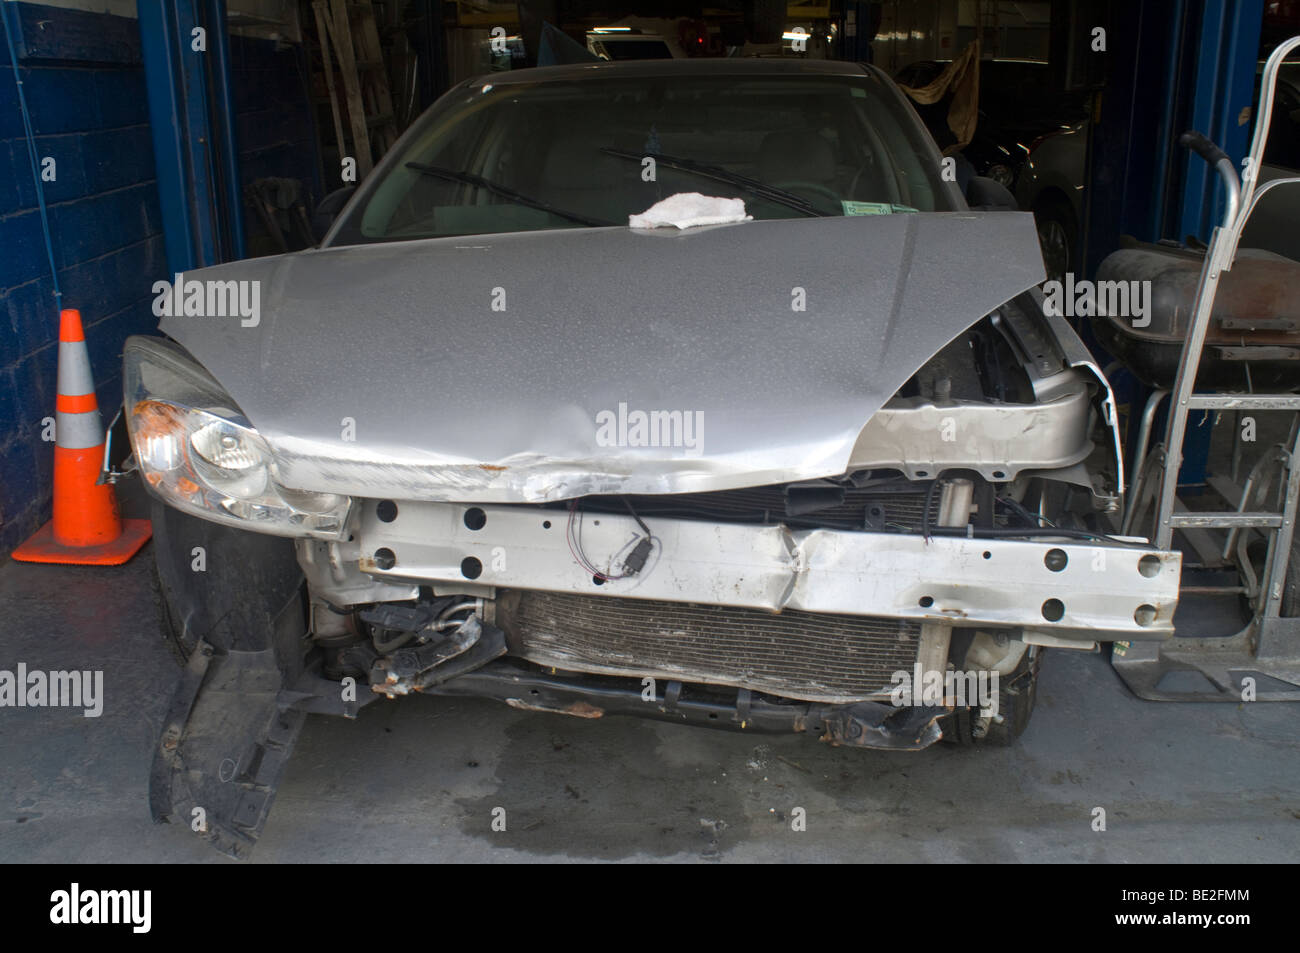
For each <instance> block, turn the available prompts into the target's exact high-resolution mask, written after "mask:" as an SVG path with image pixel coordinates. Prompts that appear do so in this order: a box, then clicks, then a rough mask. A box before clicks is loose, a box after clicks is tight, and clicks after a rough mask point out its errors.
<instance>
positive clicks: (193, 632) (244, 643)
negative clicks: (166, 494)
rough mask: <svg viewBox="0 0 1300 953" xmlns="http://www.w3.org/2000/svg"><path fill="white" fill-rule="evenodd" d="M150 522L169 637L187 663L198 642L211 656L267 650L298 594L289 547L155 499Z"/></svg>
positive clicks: (277, 539) (298, 573) (276, 538)
mask: <svg viewBox="0 0 1300 953" xmlns="http://www.w3.org/2000/svg"><path fill="white" fill-rule="evenodd" d="M149 517H150V520H151V522H152V523H153V533H154V562H155V565H156V566H157V569H158V581H159V584H160V587H161V590H162V598H163V599H165V600H166V602H167V608H168V612H169V613H170V616H171V619H172V622H173V624H174V627H175V628H176V629H178V630H180V631H177V632H175V633H174V636H175V638H176V639H177V640H178V642H179V643H180V645H179V647H180V649H181V651H182V652H183V653H184V654H185V655H186V656H188V655H189V653H190V652H192V651H193V650H194V647H195V646H196V645H197V644H198V643H199V642H200V641H204V642H207V643H209V644H210V645H211V646H212V647H213V648H215V649H217V650H218V651H222V650H225V649H240V650H252V651H257V650H260V649H263V648H269V647H270V646H271V639H272V637H273V632H274V628H273V622H274V620H275V619H276V617H277V616H278V615H279V614H280V612H281V611H282V610H283V609H284V607H285V604H286V603H287V602H288V601H289V600H290V599H294V598H300V595H299V594H300V591H301V590H302V588H303V583H304V579H303V574H302V569H301V568H300V567H299V565H298V558H297V555H296V553H295V551H294V545H293V540H291V539H288V538H285V537H281V536H268V535H266V534H264V533H253V532H248V531H246V530H241V529H235V528H234V527H230V526H225V525H222V524H220V523H213V522H210V521H208V520H204V519H199V518H198V517H197V516H191V515H189V514H188V513H182V512H180V511H179V510H176V509H173V508H172V507H170V506H167V505H165V504H164V503H162V502H161V501H159V500H158V499H156V498H151V499H150V510H149ZM196 567H201V568H196ZM302 629H303V631H305V629H306V614H305V610H303V617H302ZM298 634H299V635H301V634H302V632H301V631H300V632H299V633H298ZM285 661H286V662H288V661H289V659H287V658H286V659H285ZM286 675H290V676H293V677H296V675H297V672H294V671H286Z"/></svg>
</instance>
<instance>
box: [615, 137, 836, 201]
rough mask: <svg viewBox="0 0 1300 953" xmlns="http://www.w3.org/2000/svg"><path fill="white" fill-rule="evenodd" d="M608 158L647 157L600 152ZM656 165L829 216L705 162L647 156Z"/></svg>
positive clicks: (780, 191)
mask: <svg viewBox="0 0 1300 953" xmlns="http://www.w3.org/2000/svg"><path fill="white" fill-rule="evenodd" d="M600 151H601V152H604V153H605V154H607V155H611V156H617V157H618V158H620V159H633V160H635V161H637V162H640V161H641V160H642V159H644V158H645V155H642V154H641V153H639V152H628V151H626V150H624V149H612V148H604V149H601V150H600ZM646 155H648V156H649V157H650V158H652V159H654V160H655V162H658V163H662V164H663V165H666V166H668V167H669V168H670V169H681V170H682V171H683V172H692V173H694V174H695V175H698V176H702V177H704V178H707V179H714V180H716V181H718V182H724V183H726V184H727V185H734V186H735V187H736V188H738V189H740V190H742V191H744V192H748V193H749V194H750V195H754V196H757V197H758V198H763V199H769V200H770V201H773V202H776V203H777V204H778V205H784V206H786V207H787V208H792V209H794V210H795V211H796V212H803V213H804V214H805V215H812V216H815V217H817V218H825V217H827V216H828V215H829V214H830V213H829V212H823V211H822V210H821V209H819V208H817V207H816V206H815V205H813V204H812V203H811V202H809V201H807V200H805V199H801V198H799V196H797V195H795V194H794V193H793V192H787V191H786V190H785V189H778V188H777V187H776V186H774V185H768V184H767V183H766V182H760V181H758V180H757V179H751V178H750V177H749V176H747V175H741V174H740V173H739V172H732V171H731V170H730V169H724V168H722V166H717V165H708V164H706V163H703V162H696V161H695V160H694V159H683V158H682V157H680V156H667V155H664V154H663V153H660V152H649V153H646Z"/></svg>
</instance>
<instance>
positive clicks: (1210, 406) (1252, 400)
mask: <svg viewBox="0 0 1300 953" xmlns="http://www.w3.org/2000/svg"><path fill="white" fill-rule="evenodd" d="M1187 408H1188V409H1189V410H1300V395H1296V394H1192V395H1191V396H1190V397H1189V398H1187Z"/></svg>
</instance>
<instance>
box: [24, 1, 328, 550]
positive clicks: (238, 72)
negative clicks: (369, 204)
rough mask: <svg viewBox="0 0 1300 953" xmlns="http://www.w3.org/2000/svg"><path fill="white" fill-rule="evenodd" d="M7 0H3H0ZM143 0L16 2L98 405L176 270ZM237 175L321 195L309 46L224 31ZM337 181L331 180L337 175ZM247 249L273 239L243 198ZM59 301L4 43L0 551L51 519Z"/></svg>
mask: <svg viewBox="0 0 1300 953" xmlns="http://www.w3.org/2000/svg"><path fill="white" fill-rule="evenodd" d="M0 3H6V4H8V3H9V0H0ZM106 3H108V4H109V5H110V8H111V9H113V10H115V11H117V12H119V13H128V14H129V13H131V12H133V10H134V0H57V4H56V5H50V4H35V3H14V4H10V5H11V6H12V8H14V9H13V12H14V13H16V14H17V16H16V17H12V18H11V19H16V20H17V21H18V23H19V36H16V37H15V42H16V44H17V53H18V66H19V72H20V74H21V77H22V80H23V83H24V86H23V88H24V91H25V93H26V96H27V105H28V109H29V110H30V112H31V118H32V125H33V129H34V132H35V134H36V145H37V152H38V154H39V155H40V156H41V157H42V158H44V157H47V156H48V157H52V158H53V159H54V160H55V172H56V178H55V180H54V181H53V182H45V183H43V184H44V187H45V200H46V202H47V204H48V206H49V217H50V231H51V235H52V239H53V246H54V258H55V263H56V267H57V269H58V276H59V284H60V287H61V290H62V291H63V304H64V306H65V307H71V308H78V309H80V310H81V314H82V320H83V322H84V323H85V325H86V339H87V343H88V345H89V349H90V357H91V364H92V366H93V369H94V373H95V385H96V389H97V391H98V393H99V405H100V410H101V411H102V412H103V415H104V422H105V424H107V423H108V422H109V421H110V420H111V419H112V415H113V414H114V413H115V412H116V408H117V406H118V405H119V404H120V402H121V400H122V381H121V354H122V343H123V342H124V341H125V340H126V338H127V337H128V336H129V335H132V334H149V333H153V332H155V331H156V330H157V327H158V319H157V318H156V317H154V315H153V310H152V304H153V293H152V286H153V283H154V282H155V281H157V280H159V279H167V278H168V277H169V274H168V267H167V258H166V252H165V249H164V245H163V237H162V224H161V215H160V209H159V197H158V187H157V182H156V180H155V172H154V157H153V141H152V138H151V132H150V126H149V103H148V98H147V95H146V91H145V76H144V67H143V66H142V64H141V59H140V25H139V21H138V20H136V19H135V17H134V16H129V15H128V16H117V15H110V14H106V13H102V12H93V10H88V9H80V8H81V7H89V8H94V10H102V9H104V7H105V5H106ZM231 61H232V82H233V84H234V96H235V107H236V109H235V111H236V122H237V134H238V137H239V140H240V141H239V154H240V155H239V157H240V177H241V179H242V180H243V183H245V184H246V183H248V182H251V181H253V180H254V179H257V178H260V177H263V176H281V177H288V178H297V179H300V180H302V181H303V183H304V185H305V186H306V191H307V193H308V195H309V200H308V208H309V209H310V208H312V207H314V202H315V201H317V200H319V199H320V197H321V193H322V187H321V176H320V158H319V152H318V150H317V146H316V131H315V127H314V124H313V120H312V112H311V110H312V107H311V101H310V93H309V90H308V88H307V85H306V81H305V77H306V75H307V73H306V63H305V60H304V58H303V52H302V48H301V46H299V45H297V44H290V43H277V42H276V41H274V40H271V39H263V38H258V37H246V36H233V37H231ZM331 187H334V186H331ZM244 216H245V225H246V228H245V231H246V233H247V238H248V247H249V253H250V254H257V253H264V252H265V251H267V250H269V248H268V244H269V243H268V242H267V241H266V240H265V238H263V237H262V236H261V234H260V233H261V226H260V224H259V223H258V221H257V220H256V218H255V216H254V215H253V214H252V212H251V211H250V210H249V209H248V208H247V206H245V210H244ZM57 341H58V313H57V311H56V305H55V301H54V296H53V282H52V281H51V279H50V266H49V262H48V260H47V257H46V253H45V240H44V236H43V233H42V231H41V221H40V214H39V212H38V211H37V202H36V189H35V185H34V184H33V181H32V171H31V167H30V164H29V161H28V156H27V143H26V139H25V136H24V132H23V125H22V114H21V112H20V111H19V107H18V95H17V92H16V89H15V86H14V78H13V71H12V69H11V67H10V61H9V54H8V51H7V47H5V45H4V44H3V43H0V558H3V557H4V556H6V555H8V553H9V552H10V551H11V550H12V549H13V548H14V547H15V546H16V545H18V544H19V543H20V542H22V541H23V540H24V539H25V538H26V537H27V536H29V535H30V534H31V533H32V532H34V531H35V530H36V529H37V528H38V527H39V526H40V525H41V524H42V523H43V522H45V521H46V520H48V519H49V518H50V500H51V484H50V480H51V475H52V467H53V449H52V445H51V444H49V443H45V442H43V441H42V440H41V430H42V426H41V421H42V420H43V419H44V418H46V417H52V416H53V414H54V391H55V372H56V360H57V350H58V349H57V347H56V344H57Z"/></svg>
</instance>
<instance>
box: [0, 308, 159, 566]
mask: <svg viewBox="0 0 1300 953" xmlns="http://www.w3.org/2000/svg"><path fill="white" fill-rule="evenodd" d="M54 419H55V424H54V519H52V520H50V521H49V522H48V523H46V524H45V525H44V526H42V527H41V528H40V529H39V530H37V531H36V534H35V535H34V536H32V538H31V539H29V540H27V542H25V543H23V544H22V545H21V546H19V547H18V548H17V549H15V550H14V551H13V557H14V559H17V560H20V561H21V562H27V563H70V564H73V565H80V566H119V565H121V564H122V563H124V562H126V561H127V560H128V559H130V558H131V557H132V556H134V555H135V554H136V553H137V552H138V551H139V550H140V547H141V546H143V545H144V544H145V543H146V542H148V541H149V537H150V535H152V532H153V528H152V527H151V526H150V524H149V521H148V520H123V519H122V518H121V516H119V515H118V511H117V496H116V495H115V494H114V493H113V487H112V485H111V484H107V483H105V484H103V485H102V486H96V485H95V481H96V480H97V479H98V478H99V470H100V466H101V465H102V463H103V459H104V423H103V421H102V420H101V419H100V417H99V404H98V403H97V402H96V400H95V385H94V382H93V381H92V380H91V376H90V355H89V354H88V353H87V352H86V336H85V334H84V333H83V332H82V330H81V312H80V311H74V310H72V309H67V310H64V311H63V312H62V313H61V314H60V316H59V386H58V395H57V396H56V397H55V405H54Z"/></svg>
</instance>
